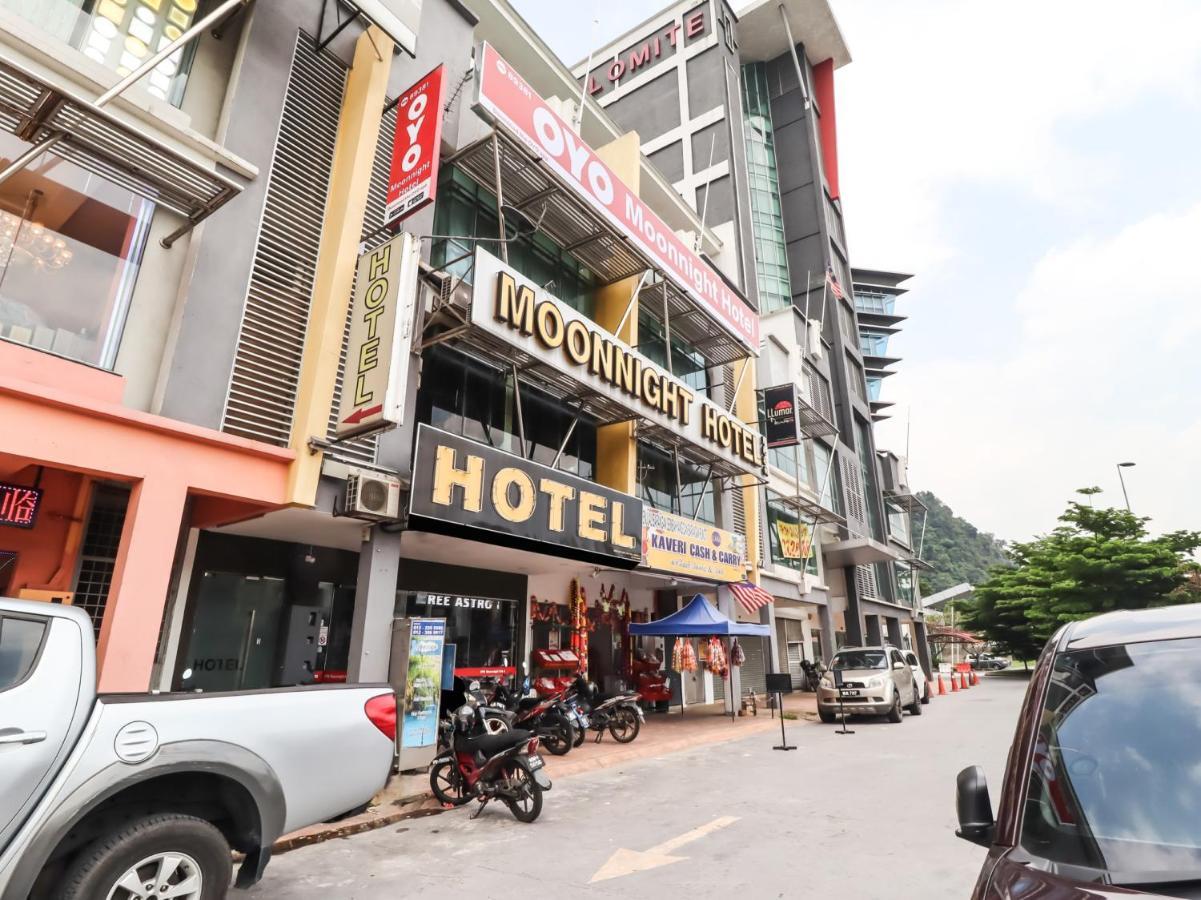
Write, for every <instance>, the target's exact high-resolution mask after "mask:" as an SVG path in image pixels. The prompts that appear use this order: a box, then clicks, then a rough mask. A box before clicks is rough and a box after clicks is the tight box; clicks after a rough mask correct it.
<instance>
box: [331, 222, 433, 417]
mask: <svg viewBox="0 0 1201 900" xmlns="http://www.w3.org/2000/svg"><path fill="white" fill-rule="evenodd" d="M420 263H421V247H420V245H419V244H418V242H417V239H416V238H414V237H413V236H412V235H411V234H408V233H402V234H398V235H397V236H396V237H394V238H392V239H391V240H390V241H388V242H387V243H385V244H381V245H380V246H378V247H376V248H375V249H374V250H369V251H368V252H366V253H364V254H363V255H362V256H360V257H359V266H358V274H357V275H356V280H355V286H354V300H353V305H352V306H351V310H350V340H349V342H348V344H347V350H346V371H345V374H344V375H343V378H342V397H341V401H340V403H339V404H338V427H337V431H336V434H337V436H338V437H339V438H346V437H353V436H354V435H356V434H366V433H367V432H369V431H378V430H379V429H381V428H386V427H388V426H391V425H399V424H400V423H401V422H402V421H403V420H404V404H405V394H406V393H407V389H408V377H409V350H410V346H411V344H412V340H413V316H414V313H415V311H416V303H417V271H418V266H419V265H420Z"/></svg>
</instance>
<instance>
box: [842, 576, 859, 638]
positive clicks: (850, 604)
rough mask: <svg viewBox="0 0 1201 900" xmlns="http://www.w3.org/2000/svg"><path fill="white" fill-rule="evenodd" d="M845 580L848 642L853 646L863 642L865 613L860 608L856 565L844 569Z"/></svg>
mask: <svg viewBox="0 0 1201 900" xmlns="http://www.w3.org/2000/svg"><path fill="white" fill-rule="evenodd" d="M842 576H843V581H844V582H845V583H846V587H847V611H846V616H845V618H846V624H847V643H848V644H849V645H850V646H852V647H856V646H861V645H862V644H863V614H862V612H861V611H860V608H859V585H858V584H857V583H856V581H855V567H854V566H847V567H846V568H844V569H843V570H842Z"/></svg>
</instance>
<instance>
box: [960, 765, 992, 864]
mask: <svg viewBox="0 0 1201 900" xmlns="http://www.w3.org/2000/svg"><path fill="white" fill-rule="evenodd" d="M955 806H956V808H957V811H958V813H959V829H958V830H957V831H956V832H955V834H956V835H957V836H958V837H961V838H963V839H964V840H965V841H970V842H971V843H973V844H979V845H980V846H981V847H989V846H992V842H993V837H994V835H995V834H996V831H997V820H996V819H995V818H994V817H993V812H992V801H991V800H990V799H989V796H988V779H987V778H985V777H984V769H983V768H981V767H980V766H968V767H967V768H966V769H964V770H963V771H962V772H960V773H959V777H958V778H957V779H956V780H955Z"/></svg>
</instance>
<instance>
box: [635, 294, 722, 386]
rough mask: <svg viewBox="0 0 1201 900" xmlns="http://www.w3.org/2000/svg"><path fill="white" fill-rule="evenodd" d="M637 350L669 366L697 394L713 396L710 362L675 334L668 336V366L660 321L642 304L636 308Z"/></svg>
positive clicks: (648, 357)
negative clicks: (669, 350) (669, 354)
mask: <svg viewBox="0 0 1201 900" xmlns="http://www.w3.org/2000/svg"><path fill="white" fill-rule="evenodd" d="M638 352H639V353H641V354H642V355H643V356H645V357H646V358H647V359H650V360H651V361H653V362H656V363H658V364H659V365H661V366H662V367H663V368H665V369H669V370H670V371H671V373H672V374H673V375H675V376H676V378H679V379H680V380H681V381H683V382H684V384H686V385H688V387H690V388H692V390H694V391H695V392H696V393H697V394H699V395H701V396H705V397H710V396H712V389H713V386H712V385H711V384H710V382H709V364H708V363H707V362H706V361H705V357H704V356H702V355H701V354H700V353H699V352H698V351H696V350H693V349H691V348H690V347H689V346H688V345H687V344H685V343H684V342H683V341H681V340H680V339H679V338H677V337H676V336H675V335H674V334H673V335H672V337H671V366H668V365H667V346H666V339H665V337H664V328H663V323H662V322H661V321H659V319H657V318H656V317H655V316H654V315H653V314H652V313H651V312H650V311H649V310H647V309H646V308H645V307H643V308H641V309H639V311H638Z"/></svg>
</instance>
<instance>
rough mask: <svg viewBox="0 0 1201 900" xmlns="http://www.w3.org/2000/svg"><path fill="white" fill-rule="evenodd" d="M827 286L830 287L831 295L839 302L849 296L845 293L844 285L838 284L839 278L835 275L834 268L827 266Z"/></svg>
mask: <svg viewBox="0 0 1201 900" xmlns="http://www.w3.org/2000/svg"><path fill="white" fill-rule="evenodd" d="M826 284H828V285H829V286H830V293H831V294H833V295H834V296H835V297H837V298H838V299H839V300H845V299H846V298H847V295H846V294H845V293H843V290H842V285H840V284H839V283H838V278H837V276H835V274H834V267H833V266H826Z"/></svg>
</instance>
